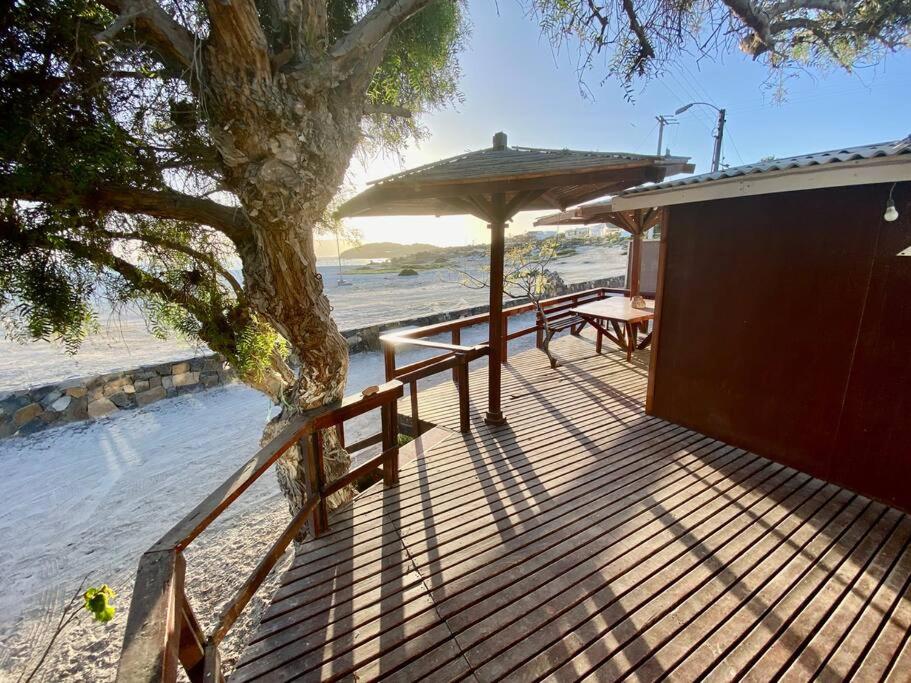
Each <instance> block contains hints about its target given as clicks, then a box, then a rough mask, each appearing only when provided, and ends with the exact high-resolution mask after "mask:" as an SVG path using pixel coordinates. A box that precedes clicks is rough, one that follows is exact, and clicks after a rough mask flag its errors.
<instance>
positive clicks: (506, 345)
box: [500, 313, 509, 365]
mask: <svg viewBox="0 0 911 683" xmlns="http://www.w3.org/2000/svg"><path fill="white" fill-rule="evenodd" d="M508 336H509V316H508V315H506V314H505V313H504V314H503V345H502V346H501V347H500V363H501V364H503V365H506V355H507V353H508V352H509V340H508V339H507V338H506V337H508Z"/></svg>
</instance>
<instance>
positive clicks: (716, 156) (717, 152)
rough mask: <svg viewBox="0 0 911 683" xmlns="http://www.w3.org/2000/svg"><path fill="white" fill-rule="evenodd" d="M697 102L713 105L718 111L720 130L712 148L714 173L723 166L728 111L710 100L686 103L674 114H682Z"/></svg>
mask: <svg viewBox="0 0 911 683" xmlns="http://www.w3.org/2000/svg"><path fill="white" fill-rule="evenodd" d="M695 104H704V105H705V106H706V107H711V108H712V109H714V110H715V111H717V112H718V131H717V132H716V133H715V149H714V150H712V173H715V172H716V171H717V170H718V169H719V168H720V167H721V139H722V137H723V136H724V120H725V115H726V112H725V110H724V109H721V108H719V107H716V106H715V105H714V104H710V103H709V102H690V103H689V104H685V105H683V106H682V107H680V109H678V110H677V111H675V112H674V114H678V115H679V114H682V113H683V112H685V111H686V110H687V109H689V108H690V107H692V106H693V105H695Z"/></svg>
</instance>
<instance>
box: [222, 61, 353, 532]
mask: <svg viewBox="0 0 911 683" xmlns="http://www.w3.org/2000/svg"><path fill="white" fill-rule="evenodd" d="M210 56H211V55H210ZM207 67H208V68H207V83H206V86H207V87H206V93H207V97H206V99H205V105H206V111H207V116H208V117H209V130H210V134H211V136H212V138H213V140H214V141H215V144H216V146H217V148H218V150H219V154H220V156H221V158H222V161H223V165H224V169H225V181H226V184H227V185H228V186H229V187H230V189H231V190H232V191H233V192H234V194H236V196H237V197H238V198H239V199H240V202H241V204H242V206H243V210H245V211H246V213H247V216H248V217H249V219H250V222H251V224H252V227H251V232H252V235H251V238H250V239H249V240H247V241H246V242H245V243H242V244H240V245H238V253H239V255H240V258H241V262H242V264H243V272H244V289H245V291H246V293H247V297H248V299H249V301H250V303H251V305H252V307H253V308H254V309H255V310H256V311H257V312H258V313H260V314H261V315H262V316H263V317H264V318H265V319H266V320H268V321H269V322H270V323H271V324H272V325H273V326H274V327H275V329H276V330H277V331H278V332H279V333H280V334H281V335H282V336H283V337H284V338H285V339H286V340H287V341H288V342H289V343H290V345H291V347H292V348H293V350H294V352H295V354H296V355H297V357H298V359H299V360H300V371H299V374H298V377H297V378H296V379H295V380H294V381H293V382H292V383H291V384H290V385H289V384H288V382H287V378H281V379H279V381H277V382H276V387H275V391H274V393H273V399H274V400H275V401H276V403H278V404H279V405H281V406H282V410H281V414H280V415H279V416H278V417H277V418H275V419H274V420H273V421H272V422H270V423H269V425H267V427H266V429H265V431H264V434H263V439H264V440H268V439H269V438H271V437H272V436H273V435H275V434H277V433H278V431H279V430H280V429H281V428H282V427H283V426H284V425H285V424H286V423H287V422H288V420H289V419H290V418H291V417H293V416H294V415H295V414H298V413H299V412H301V411H304V410H308V409H311V408H315V407H318V406H321V405H324V404H326V403H331V402H333V401H337V400H339V399H341V398H342V396H343V395H344V391H345V382H346V379H347V374H348V348H347V344H346V342H345V340H344V338H343V337H342V336H341V334H340V333H339V331H338V328H337V327H336V324H335V321H334V320H333V319H332V315H331V307H330V305H329V300H328V299H327V298H326V295H325V293H324V291H323V282H322V277H321V276H320V274H319V273H318V272H317V269H316V254H315V252H314V244H313V229H314V226H315V225H316V223H317V222H318V221H319V219H320V218H321V217H322V215H323V212H324V211H325V209H326V206H327V205H328V204H329V202H330V201H331V199H332V197H333V196H334V195H335V193H336V191H337V189H338V187H339V185H340V184H341V181H342V178H343V176H344V173H345V170H346V169H347V166H348V162H349V160H350V158H351V156H352V154H353V153H354V149H355V147H356V145H357V143H358V141H359V138H360V125H359V124H360V118H361V114H362V112H363V93H362V92H361V93H358V92H353V91H351V90H350V89H346V88H345V87H344V86H343V85H338V84H333V85H330V84H328V83H323V82H320V81H319V80H317V77H316V76H314V77H313V79H311V80H309V81H307V80H305V79H304V78H303V77H301V76H300V75H299V74H297V75H293V76H292V75H286V74H283V73H281V72H276V73H272V72H271V70H270V69H269V68H268V67H266V68H260V67H259V66H258V65H256V64H246V63H245V64H234V63H231V64H228V63H226V62H225V61H224V53H222V54H221V55H220V56H217V58H216V57H213V58H212V59H210V60H209V61H208V63H207ZM276 375H280V373H276ZM323 439H324V447H325V453H324V457H325V471H326V480H327V481H330V482H331V481H333V480H334V479H337V478H338V477H339V476H341V475H342V474H344V473H345V472H346V471H347V470H348V467H349V463H350V459H349V457H348V454H347V453H346V452H345V451H344V449H342V448H341V447H340V444H339V441H338V438H337V435H336V433H335V430H326V431H325V432H324V433H323ZM277 472H278V480H279V484H280V486H281V488H282V491H283V492H284V494H285V495H286V496H287V498H288V501H289V505H290V508H291V512H292V514H293V513H295V512H297V510H298V509H300V506H301V504H302V503H303V501H304V497H305V491H306V486H305V482H304V478H303V468H302V466H301V454H300V453H299V452H298V450H297V449H291V450H290V451H289V452H288V453H287V455H285V456H283V458H282V460H281V461H280V462H279V465H278V468H277ZM348 495H349V493H348V492H341V493H340V495H337V496H336V497H335V500H334V501H331V502H332V503H336V504H337V503H338V502H339V501H340V500H343V499H345V498H346V497H347V496H348Z"/></svg>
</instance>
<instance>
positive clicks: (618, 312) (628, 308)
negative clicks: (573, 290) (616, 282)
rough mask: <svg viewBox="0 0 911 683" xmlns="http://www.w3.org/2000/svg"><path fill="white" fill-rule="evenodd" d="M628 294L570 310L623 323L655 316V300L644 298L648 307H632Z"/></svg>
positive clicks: (635, 321)
mask: <svg viewBox="0 0 911 683" xmlns="http://www.w3.org/2000/svg"><path fill="white" fill-rule="evenodd" d="M631 303H632V299H630V298H629V297H628V296H612V297H608V298H607V299H601V300H600V301H592V302H591V303H587V304H582V305H581V306H576V307H575V308H571V309H570V312H571V313H575V314H577V315H581V316H591V317H593V318H605V319H606V320H619V321H620V322H625V323H639V322H643V321H645V320H651V319H652V318H654V317H655V302H654V301H649V300H646V302H645V303H646V304H647V305H648V308H633V307H632V305H631Z"/></svg>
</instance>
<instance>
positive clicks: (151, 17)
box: [95, 0, 201, 82]
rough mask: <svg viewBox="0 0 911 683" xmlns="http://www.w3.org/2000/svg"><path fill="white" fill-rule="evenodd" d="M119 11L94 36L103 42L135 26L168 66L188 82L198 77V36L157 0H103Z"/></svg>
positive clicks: (112, 8)
mask: <svg viewBox="0 0 911 683" xmlns="http://www.w3.org/2000/svg"><path fill="white" fill-rule="evenodd" d="M101 1H102V4H103V5H104V6H105V7H107V8H108V9H110V10H111V11H112V12H115V13H117V15H118V16H117V18H116V19H115V20H114V22H113V23H112V24H111V25H110V26H108V27H107V28H106V29H105V30H104V31H102V32H101V33H98V34H97V35H96V36H95V37H96V38H97V39H98V40H99V41H100V42H106V43H109V42H112V41H113V40H114V38H115V37H116V36H117V35H118V34H119V33H120V32H121V31H123V29H125V28H126V27H128V26H130V25H132V26H133V27H134V30H135V31H136V34H137V36H138V37H139V38H140V39H142V41H143V42H144V43H145V44H147V45H148V46H149V47H150V48H151V49H152V50H154V52H155V53H156V54H157V55H158V57H159V58H160V59H161V61H162V62H163V63H164V64H165V65H166V66H168V68H170V69H172V70H174V71H176V72H178V73H182V74H184V76H183V78H184V79H185V80H186V81H187V82H192V81H196V80H198V75H199V74H198V73H195V72H196V71H198V69H199V68H200V67H201V64H199V60H197V59H196V51H195V45H196V41H197V36H196V35H195V34H194V33H193V32H192V31H190V30H189V29H188V28H186V27H185V26H183V25H181V24H180V23H178V22H177V21H176V20H175V19H174V18H173V17H172V16H171V15H170V14H168V13H167V12H166V11H165V10H164V8H163V7H162V6H161V5H159V4H158V3H157V2H155V0H101Z"/></svg>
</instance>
